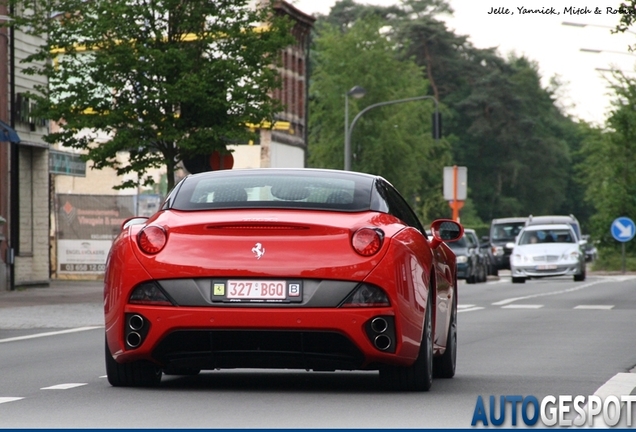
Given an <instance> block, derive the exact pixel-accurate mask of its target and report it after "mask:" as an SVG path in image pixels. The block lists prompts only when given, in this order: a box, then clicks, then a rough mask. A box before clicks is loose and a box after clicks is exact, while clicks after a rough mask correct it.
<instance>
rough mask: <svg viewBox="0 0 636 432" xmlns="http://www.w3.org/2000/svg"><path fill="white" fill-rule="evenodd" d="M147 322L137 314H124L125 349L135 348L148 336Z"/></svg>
mask: <svg viewBox="0 0 636 432" xmlns="http://www.w3.org/2000/svg"><path fill="white" fill-rule="evenodd" d="M148 328H149V325H148V322H147V321H146V319H145V318H144V317H143V316H141V315H139V314H126V327H125V338H124V339H125V340H126V347H127V348H131V349H134V348H137V347H139V345H141V344H142V343H143V341H144V339H145V338H146V335H147V334H148Z"/></svg>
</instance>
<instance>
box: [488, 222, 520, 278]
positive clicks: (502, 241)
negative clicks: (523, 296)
mask: <svg viewBox="0 0 636 432" xmlns="http://www.w3.org/2000/svg"><path fill="white" fill-rule="evenodd" d="M526 220H527V218H525V217H509V218H500V219H493V220H492V221H491V222H490V235H489V236H488V237H485V238H484V240H485V241H487V242H489V243H490V251H489V252H490V258H491V261H492V262H493V263H494V265H493V267H492V272H491V274H492V275H494V276H497V275H498V274H499V270H508V269H510V254H511V253H512V248H513V246H514V242H515V238H516V237H517V235H518V234H519V232H520V231H521V229H522V228H523V227H524V226H525V225H526Z"/></svg>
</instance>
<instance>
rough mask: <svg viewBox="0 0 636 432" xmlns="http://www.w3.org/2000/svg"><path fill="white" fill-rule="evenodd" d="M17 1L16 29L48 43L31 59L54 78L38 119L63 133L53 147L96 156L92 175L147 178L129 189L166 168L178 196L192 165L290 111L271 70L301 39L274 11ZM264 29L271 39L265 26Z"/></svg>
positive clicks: (218, 5) (174, 2) (112, 1)
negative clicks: (178, 178) (180, 175)
mask: <svg viewBox="0 0 636 432" xmlns="http://www.w3.org/2000/svg"><path fill="white" fill-rule="evenodd" d="M11 1H12V2H13V3H16V4H17V6H18V7H17V9H16V11H17V13H16V16H15V21H14V23H15V25H16V26H18V27H19V28H20V29H22V30H23V31H25V32H27V33H28V34H33V35H41V34H46V35H48V39H47V41H46V43H45V44H44V45H42V46H41V47H38V49H37V52H35V53H34V54H32V55H31V56H29V57H28V58H27V62H28V63H29V67H28V69H27V72H28V73H31V74H42V75H44V76H46V77H47V78H48V87H46V88H44V87H43V88H38V89H37V90H38V94H35V95H32V97H35V98H36V99H37V100H38V102H39V112H38V113H37V114H38V115H40V116H42V117H45V118H49V119H52V120H56V121H59V122H60V123H61V124H62V125H63V129H62V130H61V131H60V132H55V133H51V134H49V135H48V136H47V138H46V139H47V141H48V142H50V143H54V142H59V143H61V144H62V145H63V146H66V147H72V148H76V149H81V150H85V151H86V152H87V153H86V158H87V159H89V160H91V161H93V168H97V169H101V168H104V167H113V168H114V169H116V171H117V173H118V174H119V175H124V174H127V173H137V174H138V181H132V180H131V181H127V182H125V183H123V184H121V185H120V186H119V188H126V187H134V186H137V185H138V184H143V185H149V184H152V183H153V179H152V178H151V177H147V176H146V173H147V171H148V170H149V169H151V168H157V167H160V166H162V165H165V166H166V167H167V171H168V187H169V188H171V187H172V185H173V184H174V170H175V168H176V166H177V164H178V163H179V162H180V161H181V160H182V159H183V158H184V157H188V156H192V155H197V154H210V153H211V152H212V151H214V150H222V151H223V150H224V149H225V143H226V142H227V141H229V140H235V139H247V138H249V132H248V131H247V129H246V127H245V124H246V123H256V124H258V123H260V122H261V121H264V120H265V121H273V119H274V114H275V113H276V112H278V111H280V108H281V106H280V105H279V104H278V103H277V102H276V101H274V100H273V99H272V98H271V97H270V94H271V92H270V90H271V89H272V88H275V87H276V86H278V85H279V77H278V74H277V72H276V70H275V69H274V68H272V67H271V66H272V64H273V63H274V62H275V59H277V58H278V53H279V51H280V50H281V49H282V48H283V47H285V46H288V45H289V44H290V43H293V38H292V37H291V35H290V23H289V22H287V20H284V19H282V18H280V17H277V16H276V15H275V14H273V13H272V12H273V11H272V7H271V4H270V5H269V6H268V7H264V8H260V9H253V8H251V7H250V2H249V1H248V0H221V1H214V2H209V1H206V0H190V1H188V2H183V1H181V0H166V1H162V2H146V1H141V0H108V1H85V0H55V1H52V2H45V3H40V2H36V3H35V4H37V5H38V7H37V8H36V9H35V10H34V9H25V8H24V5H25V4H26V3H24V2H21V1H17V0H11ZM29 4H32V3H29ZM51 17H54V18H51ZM265 22H266V23H268V24H269V26H268V28H267V29H266V31H258V29H256V28H255V27H254V26H255V25H256V24H258V23H265ZM42 65H43V66H42ZM80 132H81V133H80ZM121 151H126V152H129V154H130V158H129V160H128V161H127V162H125V163H122V162H121V160H120V159H118V158H117V153H118V152H121Z"/></svg>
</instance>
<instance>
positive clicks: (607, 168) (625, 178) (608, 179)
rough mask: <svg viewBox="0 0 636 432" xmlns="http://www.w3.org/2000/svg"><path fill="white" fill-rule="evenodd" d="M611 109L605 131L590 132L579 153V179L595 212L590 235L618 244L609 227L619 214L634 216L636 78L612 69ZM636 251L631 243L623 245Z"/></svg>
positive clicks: (635, 210)
mask: <svg viewBox="0 0 636 432" xmlns="http://www.w3.org/2000/svg"><path fill="white" fill-rule="evenodd" d="M614 78H615V81H613V82H611V86H612V89H613V92H614V100H613V101H612V109H611V112H610V115H609V117H608V120H607V130H606V131H605V133H603V134H601V133H600V132H598V131H597V132H596V133H592V132H591V133H589V134H588V136H587V139H586V140H585V141H584V143H583V147H582V150H581V152H582V153H583V155H584V156H585V160H584V162H583V163H582V164H581V165H580V167H579V178H580V180H581V181H582V182H583V184H585V185H586V198H587V199H588V201H589V202H590V203H591V204H592V205H593V206H594V208H595V210H596V212H595V214H594V215H593V217H592V218H591V221H592V225H591V227H592V235H593V237H594V238H596V239H599V240H601V242H602V243H603V244H604V245H605V246H611V245H615V246H616V245H617V242H616V241H615V240H614V239H613V238H612V236H611V233H610V227H611V224H612V221H613V220H614V219H616V218H617V217H619V216H629V217H632V218H634V215H636V108H635V107H636V79H634V78H630V77H628V76H626V75H625V74H623V73H622V72H615V75H614ZM626 247H627V248H628V250H630V251H632V252H634V251H636V246H635V245H634V242H633V241H631V242H628V244H626Z"/></svg>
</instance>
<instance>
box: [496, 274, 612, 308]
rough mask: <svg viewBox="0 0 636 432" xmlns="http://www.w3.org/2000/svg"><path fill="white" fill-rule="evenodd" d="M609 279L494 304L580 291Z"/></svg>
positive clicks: (499, 303) (498, 304)
mask: <svg viewBox="0 0 636 432" xmlns="http://www.w3.org/2000/svg"><path fill="white" fill-rule="evenodd" d="M606 281H607V280H606V279H604V280H596V281H594V282H589V283H586V284H583V285H577V286H575V287H572V288H568V289H564V290H559V291H551V292H547V293H539V294H532V295H528V296H523V297H513V298H509V299H505V300H501V301H498V302H495V303H493V304H492V305H493V306H503V305H507V304H509V303H513V302H516V301H519V300H528V299H532V298H537V297H545V296H552V295H558V294H566V293H569V292H574V291H579V290H582V289H585V288H589V287H591V286H593V285H598V284H600V283H601V282H606Z"/></svg>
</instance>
